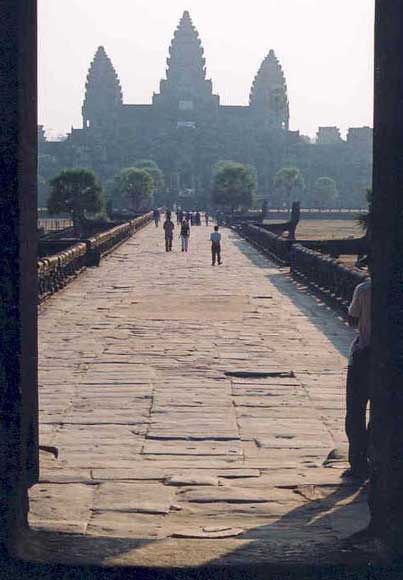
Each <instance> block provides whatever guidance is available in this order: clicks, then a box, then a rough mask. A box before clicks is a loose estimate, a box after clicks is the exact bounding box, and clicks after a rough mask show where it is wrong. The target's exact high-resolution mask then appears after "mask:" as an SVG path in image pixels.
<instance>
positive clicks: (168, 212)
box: [165, 209, 172, 220]
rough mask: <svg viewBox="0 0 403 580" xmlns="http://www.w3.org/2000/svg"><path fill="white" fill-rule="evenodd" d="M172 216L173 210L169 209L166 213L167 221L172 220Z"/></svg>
mask: <svg viewBox="0 0 403 580" xmlns="http://www.w3.org/2000/svg"><path fill="white" fill-rule="evenodd" d="M171 216H172V212H171V210H170V209H167V210H166V212H165V218H166V219H167V220H170V219H171Z"/></svg>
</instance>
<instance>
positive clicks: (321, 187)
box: [312, 177, 338, 208]
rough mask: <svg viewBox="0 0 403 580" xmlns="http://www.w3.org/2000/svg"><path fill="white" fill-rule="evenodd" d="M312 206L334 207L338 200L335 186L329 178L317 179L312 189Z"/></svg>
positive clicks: (333, 181)
mask: <svg viewBox="0 0 403 580" xmlns="http://www.w3.org/2000/svg"><path fill="white" fill-rule="evenodd" d="M312 197H313V199H312V201H313V205H314V206H316V207H318V208H323V207H334V205H335V202H336V200H337V198H338V192H337V184H336V182H335V180H334V179H332V178H331V177H319V178H318V179H317V180H316V182H315V185H314V188H313V196H312Z"/></svg>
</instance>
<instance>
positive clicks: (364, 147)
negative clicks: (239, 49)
mask: <svg viewBox="0 0 403 580" xmlns="http://www.w3.org/2000/svg"><path fill="white" fill-rule="evenodd" d="M82 116H83V127H82V128H81V129H72V131H71V133H70V134H69V135H68V137H67V139H66V140H64V141H61V142H50V141H46V139H45V138H44V135H43V131H42V132H41V134H40V149H39V153H40V166H41V155H42V156H43V157H44V158H45V159H46V160H47V161H49V159H51V160H52V163H53V165H52V163H51V165H52V166H53V167H54V168H55V167H57V168H62V167H69V166H83V167H90V168H92V169H94V171H95V172H96V173H97V174H98V175H99V176H100V178H101V179H102V181H103V182H106V181H107V180H109V179H111V178H113V177H114V176H115V175H116V174H117V173H118V172H119V171H120V170H121V169H123V168H126V167H129V166H132V165H133V164H134V163H135V161H136V160H140V159H152V160H154V161H155V162H156V163H157V164H158V166H159V167H160V168H161V170H162V171H163V173H164V176H165V181H166V187H167V190H168V199H170V200H171V201H174V200H177V199H178V196H185V195H190V194H192V195H194V197H195V199H196V200H197V201H198V202H200V204H202V203H204V202H205V201H206V199H207V196H208V191H209V186H210V182H211V171H212V167H213V166H214V164H215V163H216V162H217V161H219V160H222V159H231V160H234V161H240V162H242V163H248V164H250V165H252V166H254V167H255V168H256V172H257V176H258V197H259V198H260V199H268V201H269V202H270V201H271V202H273V203H274V204H275V203H276V202H279V201H280V200H278V199H276V198H275V194H274V193H273V177H274V175H275V173H276V172H277V171H278V170H279V169H281V168H282V167H285V166H296V167H298V168H299V169H300V170H301V171H302V173H303V175H304V179H305V184H306V191H305V194H301V195H302V198H303V199H302V202H303V203H304V202H305V203H306V204H309V192H310V190H311V189H312V187H313V184H314V183H315V181H316V179H317V178H319V177H332V178H333V179H335V180H336V183H337V188H338V191H339V195H340V203H341V205H343V206H345V207H362V206H363V203H364V199H365V190H366V188H367V187H369V186H370V183H371V171H372V130H371V129H370V128H369V127H362V128H352V129H350V130H349V132H348V135H347V138H346V140H344V139H342V138H341V135H340V131H339V130H338V128H337V127H321V128H319V130H318V134H317V139H316V141H313V140H310V139H308V138H306V137H304V136H302V135H300V133H299V132H298V131H290V128H289V120H290V106H289V101H288V94H287V84H286V78H285V75H284V72H283V69H282V67H281V64H280V62H279V60H278V58H277V57H276V55H275V53H274V51H273V50H270V52H269V53H268V54H267V56H266V57H265V58H264V60H263V62H262V64H261V66H260V68H259V70H258V71H257V74H256V76H255V79H254V81H253V84H252V87H251V89H250V96H249V104H248V105H240V106H233V105H231V106H228V105H222V104H221V103H220V97H219V96H218V95H216V94H214V90H213V84H212V81H211V80H210V79H208V78H207V75H206V60H205V58H204V50H203V47H202V43H201V40H200V37H199V34H198V32H197V30H196V28H195V27H194V25H193V23H192V20H191V17H190V15H189V12H187V11H186V12H184V14H183V16H182V18H181V19H180V22H179V25H178V27H177V29H176V31H175V33H174V37H173V40H172V42H171V45H170V47H169V56H168V58H167V68H166V78H164V79H163V80H161V82H160V87H159V91H158V92H157V93H154V94H153V97H152V103H151V104H144V105H130V104H125V103H124V97H123V92H122V87H121V85H120V81H119V76H118V73H117V71H116V70H115V68H114V66H113V63H112V62H111V60H110V58H109V57H108V55H107V53H106V51H105V49H104V48H103V47H102V46H101V47H99V48H98V50H97V52H96V54H95V57H94V60H93V61H92V63H91V65H90V68H89V72H88V76H87V82H86V87H85V98H84V103H83V107H82ZM46 171H47V172H48V173H49V169H47V170H45V171H44V173H46ZM45 177H50V175H46V176H45ZM304 195H305V196H306V199H305V200H304Z"/></svg>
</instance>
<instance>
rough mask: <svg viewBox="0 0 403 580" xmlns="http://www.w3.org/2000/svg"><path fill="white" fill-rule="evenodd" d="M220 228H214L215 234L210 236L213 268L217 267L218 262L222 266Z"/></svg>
mask: <svg viewBox="0 0 403 580" xmlns="http://www.w3.org/2000/svg"><path fill="white" fill-rule="evenodd" d="M218 230H219V227H218V226H214V232H212V233H211V235H210V240H211V257H212V264H211V265H212V266H215V263H216V260H217V261H218V264H219V265H220V264H221V263H222V262H221V234H220V232H219V231H218Z"/></svg>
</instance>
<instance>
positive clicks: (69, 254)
mask: <svg viewBox="0 0 403 580" xmlns="http://www.w3.org/2000/svg"><path fill="white" fill-rule="evenodd" d="M151 220H152V212H149V213H147V214H145V215H142V216H140V217H138V218H135V219H133V220H130V221H129V222H127V223H124V224H121V225H119V226H115V227H113V228H111V229H110V230H107V231H105V232H101V233H99V234H96V235H94V236H92V237H90V238H88V239H86V240H83V241H80V242H78V243H75V244H74V245H72V246H70V247H69V248H66V249H64V250H62V251H60V252H57V253H56V254H54V255H52V256H45V257H42V258H40V259H39V260H38V295H39V302H43V301H44V300H45V299H46V298H48V297H49V296H51V295H52V294H54V293H55V292H57V291H58V290H60V289H61V288H63V287H64V286H66V284H68V283H69V282H70V281H71V280H72V279H73V278H74V277H75V276H77V274H79V273H80V272H81V271H82V270H84V269H85V268H87V267H91V266H98V265H99V263H100V261H101V259H102V258H103V257H104V256H106V255H107V254H109V253H110V252H112V251H113V250H114V249H115V248H116V247H117V246H119V245H120V244H122V243H123V242H124V241H126V240H127V239H128V238H130V237H131V236H132V235H133V234H134V233H135V232H136V231H138V230H140V229H141V228H143V227H145V226H146V225H147V224H148V223H150V221H151Z"/></svg>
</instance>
